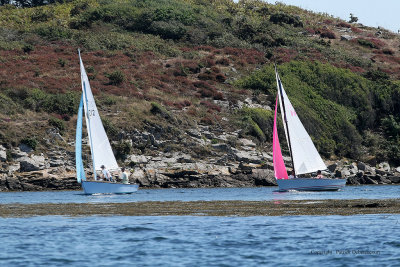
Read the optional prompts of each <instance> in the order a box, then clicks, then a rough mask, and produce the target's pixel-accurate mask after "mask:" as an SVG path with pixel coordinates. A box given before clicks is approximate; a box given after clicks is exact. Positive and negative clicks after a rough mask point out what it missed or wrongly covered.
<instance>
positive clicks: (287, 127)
mask: <svg viewBox="0 0 400 267" xmlns="http://www.w3.org/2000/svg"><path fill="white" fill-rule="evenodd" d="M274 66H275V75H276V78H277V80H278V86H279V94H280V95H281V100H282V106H283V117H284V118H285V120H284V121H285V124H286V133H287V137H288V143H289V153H290V158H291V160H292V167H293V168H292V169H293V173H294V176H295V177H296V171H295V169H294V161H293V155H292V145H291V142H290V135H289V125H288V121H287V118H286V108H285V100H284V99H283V92H282V84H281V78H280V77H279V74H278V70H277V69H276V64H274Z"/></svg>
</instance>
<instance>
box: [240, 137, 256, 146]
mask: <svg viewBox="0 0 400 267" xmlns="http://www.w3.org/2000/svg"><path fill="white" fill-rule="evenodd" d="M238 143H239V144H240V145H241V146H248V147H256V144H255V143H254V142H253V141H252V140H250V139H246V138H240V139H239V140H238Z"/></svg>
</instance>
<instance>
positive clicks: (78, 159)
mask: <svg viewBox="0 0 400 267" xmlns="http://www.w3.org/2000/svg"><path fill="white" fill-rule="evenodd" d="M82 116H83V94H82V97H81V102H80V103H79V110H78V120H77V121H76V138H75V139H76V141H75V163H76V179H77V180H78V183H80V182H81V181H82V180H83V181H86V177H85V171H84V169H83V162H82Z"/></svg>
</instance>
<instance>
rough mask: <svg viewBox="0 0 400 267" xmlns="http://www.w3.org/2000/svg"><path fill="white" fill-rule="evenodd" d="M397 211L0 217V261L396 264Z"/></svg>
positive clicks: (399, 256) (399, 261)
mask: <svg viewBox="0 0 400 267" xmlns="http://www.w3.org/2000/svg"><path fill="white" fill-rule="evenodd" d="M399 221H400V215H390V214H387V215H382V214H380V215H357V216H280V217H262V216H256V217H201V216H160V217H148V216H143V217H129V216H126V217H120V216H113V217H99V216H92V217H77V218H76V217H74V218H69V217H60V216H42V217H33V218H17V219H16V218H7V219H0V229H1V230H0V239H1V243H0V265H1V266H320V265H321V264H322V263H323V265H324V266H399V264H400V253H399V251H400V240H399V238H398V234H397V233H398V231H399V229H400V224H399V223H400V222H399Z"/></svg>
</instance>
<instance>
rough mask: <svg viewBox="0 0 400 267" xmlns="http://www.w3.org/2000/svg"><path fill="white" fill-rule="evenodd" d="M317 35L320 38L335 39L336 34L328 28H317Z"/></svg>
mask: <svg viewBox="0 0 400 267" xmlns="http://www.w3.org/2000/svg"><path fill="white" fill-rule="evenodd" d="M318 32H319V35H320V36H321V37H322V38H328V39H336V35H335V33H334V32H333V31H331V30H328V29H320V30H318Z"/></svg>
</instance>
